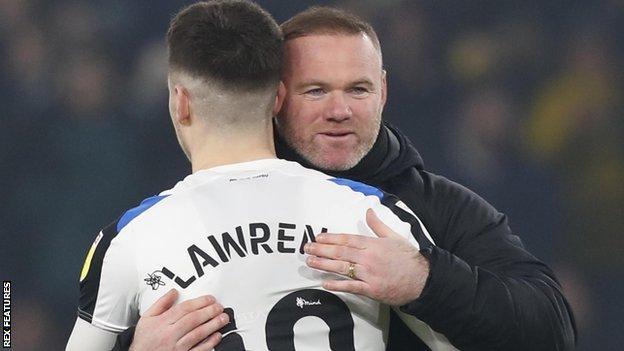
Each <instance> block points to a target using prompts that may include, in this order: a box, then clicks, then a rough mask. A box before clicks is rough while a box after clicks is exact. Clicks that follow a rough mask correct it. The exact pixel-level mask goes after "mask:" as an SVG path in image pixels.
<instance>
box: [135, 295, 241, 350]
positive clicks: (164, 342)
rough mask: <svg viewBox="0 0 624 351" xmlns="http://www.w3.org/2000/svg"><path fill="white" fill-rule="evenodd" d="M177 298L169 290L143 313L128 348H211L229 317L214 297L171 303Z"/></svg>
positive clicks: (219, 339) (219, 336) (218, 340)
mask: <svg viewBox="0 0 624 351" xmlns="http://www.w3.org/2000/svg"><path fill="white" fill-rule="evenodd" d="M177 298H178V292H177V291H176V290H175V289H172V290H171V291H169V292H168V293H166V294H165V295H164V296H162V297H161V298H160V299H158V301H156V302H155V303H154V304H153V305H152V307H150V308H149V309H148V310H147V311H146V312H145V314H144V315H143V316H142V317H141V319H139V323H138V324H137V326H136V331H135V332H134V340H133V342H132V345H131V346H130V350H131V351H144V350H145V351H172V350H175V351H181V350H184V351H187V350H192V351H200V350H212V349H213V348H214V347H215V346H216V345H217V344H218V343H219V342H220V341H221V334H220V333H219V332H218V330H219V329H221V328H222V327H223V326H225V325H226V324H227V323H229V317H228V315H227V314H225V313H223V306H221V305H220V304H219V303H217V302H216V300H215V298H214V297H212V296H202V297H198V298H195V299H192V300H187V301H184V302H182V303H180V304H178V305H175V306H173V304H174V303H175V301H176V300H177ZM171 306H173V307H171Z"/></svg>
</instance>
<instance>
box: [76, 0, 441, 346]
mask: <svg viewBox="0 0 624 351" xmlns="http://www.w3.org/2000/svg"><path fill="white" fill-rule="evenodd" d="M167 42H168V47H169V69H170V70H169V79H168V82H169V83H168V85H169V91H170V98H169V108H170V114H171V117H172V121H173V125H174V128H175V131H176V135H177V137H178V140H179V142H180V145H181V147H182V149H183V150H184V152H185V154H186V155H187V157H188V158H189V160H190V161H191V164H192V171H193V174H191V175H189V176H188V177H186V178H185V179H184V180H182V181H180V182H179V183H178V184H176V185H175V187H173V188H172V189H170V190H166V191H164V192H162V193H161V194H160V195H158V196H154V197H151V198H148V199H146V200H144V201H143V202H142V203H141V205H139V206H138V207H136V208H133V209H131V210H129V211H126V212H125V213H124V214H123V215H122V216H121V217H120V218H119V219H118V220H117V221H115V222H114V223H112V224H111V225H110V226H108V227H107V228H105V229H104V230H102V232H100V234H99V235H98V236H97V237H96V240H95V242H94V243H93V245H92V247H91V248H90V250H89V252H88V254H87V258H86V260H85V265H84V267H83V270H82V272H81V277H80V289H81V297H80V303H79V310H78V319H77V321H76V325H75V327H74V330H73V332H72V335H71V337H70V339H69V342H68V345H67V349H68V350H83V349H89V350H108V349H110V348H111V347H112V346H113V344H114V342H115V338H116V333H120V332H122V331H124V330H125V329H127V328H128V327H130V326H132V325H134V324H135V323H136V322H137V320H138V319H139V316H141V315H151V314H153V313H155V312H154V310H153V309H150V306H152V305H153V304H154V302H155V301H157V300H159V299H161V298H163V296H164V295H165V294H167V292H168V291H169V290H170V289H171V288H175V289H177V290H178V291H179V296H178V297H179V298H178V301H180V302H181V303H180V306H182V305H184V304H186V305H185V306H187V307H188V308H189V309H190V310H192V311H194V312H192V313H188V314H186V313H185V312H188V311H189V310H186V311H182V310H181V309H179V310H176V309H175V307H174V308H172V309H171V310H169V311H168V312H167V313H168V314H167V315H166V316H165V317H164V318H166V319H167V324H169V325H170V326H171V328H170V329H172V330H178V331H179V330H182V332H180V333H179V334H178V335H170V338H169V340H168V341H170V342H172V344H171V345H168V346H167V347H165V348H169V349H171V348H173V349H176V350H188V349H192V350H210V349H212V348H215V349H216V350H223V351H225V350H244V349H253V350H258V349H271V350H294V349H297V350H320V349H332V350H383V349H384V348H385V342H386V336H387V330H388V313H389V307H388V305H384V304H381V303H379V302H377V301H375V300H373V299H371V298H368V297H365V296H360V295H356V294H351V293H343V292H330V291H328V290H326V289H325V287H327V286H324V282H327V281H336V280H350V279H351V280H355V279H356V278H357V277H358V274H359V275H360V276H364V275H366V274H367V267H365V266H361V265H359V264H355V263H353V262H354V260H352V259H350V258H349V257H344V260H343V261H342V262H341V265H340V267H336V269H335V270H336V272H335V273H332V272H324V271H318V270H315V269H313V268H311V267H309V266H308V265H307V264H306V257H307V256H306V255H305V249H307V248H309V244H310V243H312V242H314V241H316V238H319V240H321V239H320V236H319V234H320V233H323V232H328V231H330V232H333V233H341V232H343V233H360V234H361V235H365V236H371V237H373V236H375V234H374V233H373V232H372V231H371V229H370V228H369V227H368V226H367V225H366V223H367V221H368V222H369V223H377V225H378V226H379V227H380V228H385V229H387V230H385V231H384V232H385V233H387V236H383V237H382V239H384V240H386V241H388V242H390V243H392V244H393V245H399V246H401V245H402V250H403V251H405V252H409V253H410V254H411V255H413V256H414V257H416V256H417V255H418V250H419V249H420V248H426V247H429V246H431V245H432V244H431V241H430V238H428V234H427V233H426V230H424V227H423V226H422V224H421V223H420V222H419V221H418V219H416V218H415V217H413V216H411V215H410V214H409V213H408V212H409V210H406V207H404V206H402V205H401V203H400V202H399V201H398V199H397V198H395V197H393V196H389V195H387V194H384V193H383V192H381V191H380V190H378V189H376V188H373V187H370V186H367V185H364V184H362V183H357V182H353V181H349V180H346V179H340V178H333V177H331V176H328V175H325V174H323V173H320V172H317V171H313V170H310V169H306V168H304V167H302V166H300V165H299V164H297V163H294V162H289V161H284V160H278V159H277V158H276V157H275V150H274V145H273V130H272V116H273V115H274V114H275V113H276V111H277V110H279V108H280V106H281V103H282V101H283V95H284V90H283V87H282V88H280V89H278V85H279V73H280V68H281V59H282V36H281V33H280V30H279V28H278V26H277V24H276V23H275V21H274V20H273V19H272V18H271V16H270V15H269V14H268V13H266V12H265V11H264V10H262V9H261V8H260V7H259V6H257V5H255V4H253V3H250V2H247V1H240V0H229V1H227V0H224V1H211V2H207V3H198V4H195V5H191V6H189V7H187V8H185V9H184V10H182V11H181V12H180V13H179V14H178V15H177V16H176V17H175V18H174V19H173V20H172V22H171V25H170V28H169V31H168V34H167ZM276 92H277V93H276ZM371 209H372V211H371ZM393 212H395V213H396V215H395V214H394V213H393ZM375 213H376V215H377V216H379V218H377V217H376V215H375ZM380 220H381V221H382V222H383V223H385V225H387V227H385V226H384V225H383V224H382V223H381V222H379V221H380ZM396 233H398V234H396ZM320 235H322V234H320ZM355 249H357V248H355ZM397 274H400V272H397ZM206 294H211V295H213V296H214V297H205V296H204V295H206ZM215 300H217V301H219V302H220V304H217V303H215ZM222 306H225V309H223V307H222ZM172 311H173V312H172ZM222 311H224V313H222ZM404 318H405V319H406V321H407V322H408V323H411V325H412V326H413V327H414V330H415V331H417V332H418V331H420V332H422V329H423V328H422V325H419V324H418V323H417V321H415V320H414V319H413V318H412V319H411V320H410V319H409V318H410V317H408V316H404ZM228 322H229V323H228ZM226 323H227V325H226ZM181 325H184V326H185V328H180V326H181ZM197 326H201V327H202V328H203V329H202V330H200V331H201V332H197V331H195V332H188V331H192V330H194V328H196V327H197ZM224 326H225V327H224ZM222 327H224V328H223V329H221V328H222ZM419 328H420V329H419ZM198 329H199V328H198ZM195 330H196V329H195ZM217 330H220V332H217ZM161 332H165V331H162V330H161ZM187 332H188V333H187ZM202 340H203V341H202ZM200 341H201V342H200ZM198 342H200V343H199V344H198ZM217 344H218V345H217ZM215 346H216V347H215Z"/></svg>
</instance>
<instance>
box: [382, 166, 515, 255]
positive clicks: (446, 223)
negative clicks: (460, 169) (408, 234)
mask: <svg viewBox="0 0 624 351" xmlns="http://www.w3.org/2000/svg"><path fill="white" fill-rule="evenodd" d="M384 187H385V189H384V190H386V191H388V192H391V193H393V194H395V195H397V196H398V197H400V198H401V200H403V201H404V202H405V203H406V204H407V205H408V207H409V208H410V209H412V210H413V211H414V212H415V213H416V214H417V215H418V217H419V218H421V219H422V220H423V222H424V223H425V225H426V226H427V228H430V230H431V231H432V235H433V236H434V239H435V241H436V243H437V244H439V245H441V246H447V245H445V243H449V245H450V242H451V241H454V240H455V239H457V238H456V237H457V235H459V234H461V233H479V232H482V231H483V230H486V229H487V228H489V227H491V226H495V225H498V224H499V223H500V222H501V221H502V220H503V218H504V215H503V214H502V213H500V212H499V211H497V210H496V208H494V207H493V206H492V205H491V204H490V203H488V202H487V201H486V200H485V199H483V198H482V197H481V196H479V195H478V194H476V193H475V192H474V191H472V190H470V189H469V188H467V187H466V186H463V185H461V184H459V183H457V182H454V181H452V180H450V179H448V178H446V177H444V176H441V175H438V174H435V173H432V172H428V171H425V170H421V169H416V168H409V169H407V170H405V171H404V172H402V173H401V174H399V175H397V176H395V177H393V178H391V179H388V180H387V181H386V182H385V183H384Z"/></svg>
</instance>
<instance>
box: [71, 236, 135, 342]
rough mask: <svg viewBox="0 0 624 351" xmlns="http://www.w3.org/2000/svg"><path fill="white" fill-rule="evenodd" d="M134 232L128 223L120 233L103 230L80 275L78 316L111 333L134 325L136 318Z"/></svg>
mask: <svg viewBox="0 0 624 351" xmlns="http://www.w3.org/2000/svg"><path fill="white" fill-rule="evenodd" d="M135 234H136V233H133V232H132V229H131V226H126V227H124V229H122V230H121V232H120V233H117V232H116V230H115V229H114V228H113V229H111V228H110V227H109V228H107V229H105V230H103V231H102V233H101V235H102V237H101V238H100V239H99V243H97V245H96V246H97V247H96V248H95V249H94V248H93V246H92V249H91V250H93V251H94V252H93V253H91V252H90V253H89V254H88V255H87V261H90V262H86V263H85V267H86V271H87V272H86V273H83V274H82V275H81V278H82V279H81V281H80V304H79V308H78V315H79V317H80V318H81V319H83V320H84V321H86V322H88V323H90V324H92V325H93V326H96V327H98V328H101V329H103V330H106V331H109V332H113V333H119V332H122V331H124V330H125V329H127V328H129V327H130V326H132V325H134V324H136V322H137V320H138V317H139V315H138V303H137V301H138V298H137V296H138V274H137V267H136V259H135V257H136V250H137V249H138V248H137V247H136V244H135V242H136V238H135V237H133V235H135ZM97 241H98V240H96V242H97ZM94 245H95V243H94ZM89 256H91V257H89ZM84 271H85V269H84V268H83V272H84Z"/></svg>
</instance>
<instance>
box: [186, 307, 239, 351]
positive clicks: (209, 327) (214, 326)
mask: <svg viewBox="0 0 624 351" xmlns="http://www.w3.org/2000/svg"><path fill="white" fill-rule="evenodd" d="M229 322H230V317H228V315H227V314H226V313H221V314H219V315H218V316H216V317H215V318H212V319H211V320H210V321H208V322H206V323H204V324H202V325H200V326H198V327H197V328H195V329H193V330H191V331H190V332H189V333H187V334H186V335H184V337H182V338H181V339H180V340H179V341H178V344H177V345H180V346H181V347H182V349H183V350H188V349H190V348H192V347H194V346H195V347H199V346H202V347H203V346H205V343H204V341H203V340H205V339H206V338H208V340H207V341H214V340H211V338H214V337H215V334H217V335H219V340H218V341H220V340H221V333H218V331H219V329H221V328H223V326H225V325H226V324H228V323H229ZM209 337H210V338H209ZM218 341H217V343H218ZM215 345H216V343H214V344H212V347H214V346H215ZM193 350H194V348H193ZM208 350H210V349H208Z"/></svg>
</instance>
